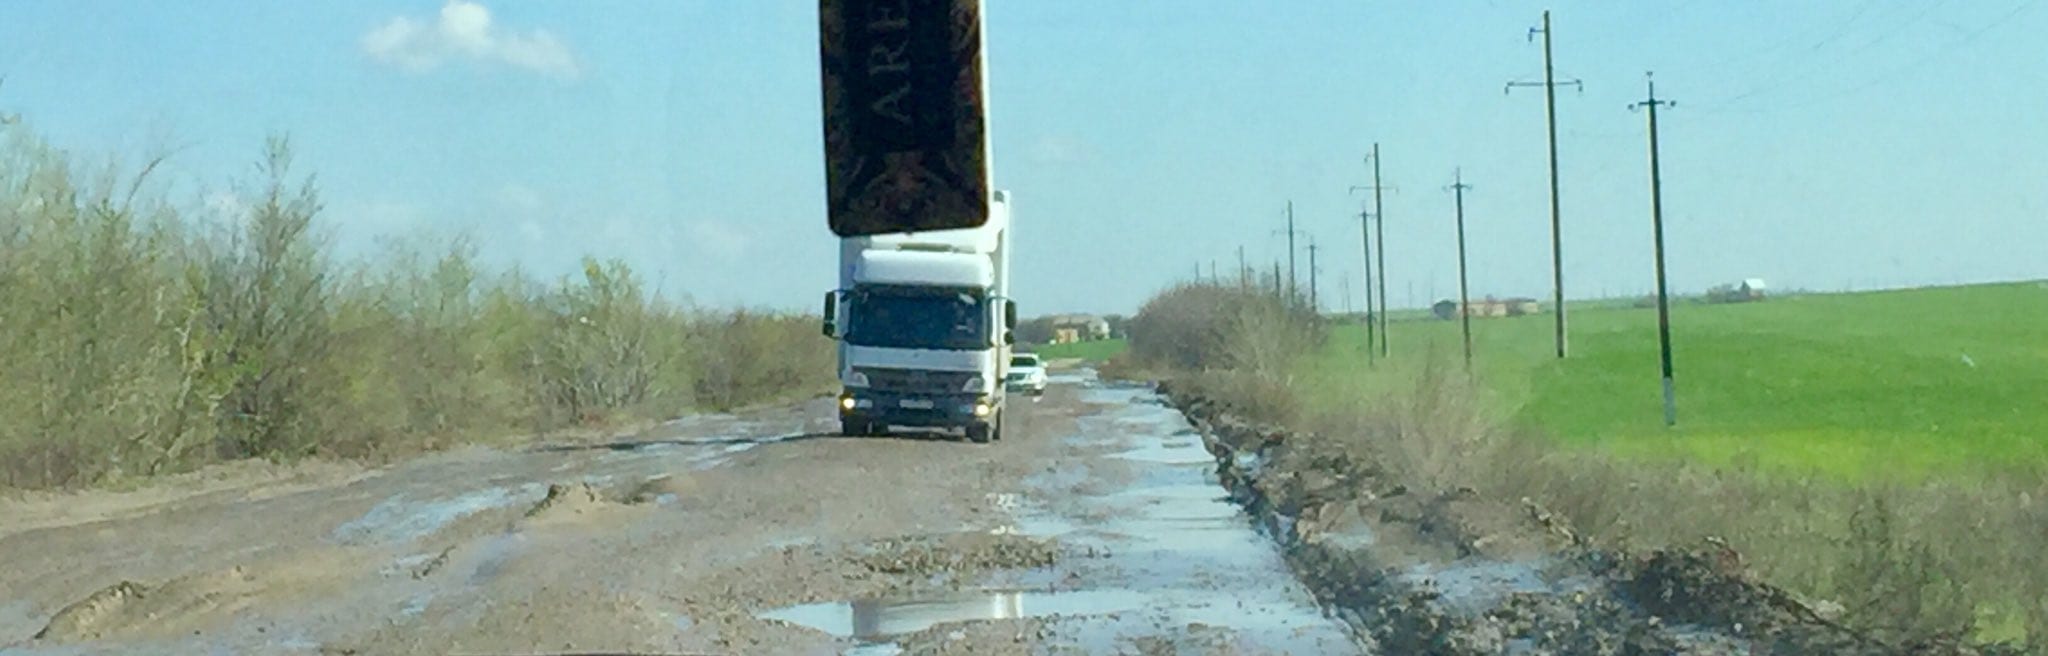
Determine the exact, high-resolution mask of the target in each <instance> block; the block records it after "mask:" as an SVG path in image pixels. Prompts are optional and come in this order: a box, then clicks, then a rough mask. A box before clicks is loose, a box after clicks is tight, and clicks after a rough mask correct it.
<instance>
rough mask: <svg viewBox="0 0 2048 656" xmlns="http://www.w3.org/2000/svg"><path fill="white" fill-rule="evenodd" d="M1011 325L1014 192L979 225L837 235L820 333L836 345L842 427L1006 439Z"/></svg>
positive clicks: (854, 431)
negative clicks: (835, 279)
mask: <svg viewBox="0 0 2048 656" xmlns="http://www.w3.org/2000/svg"><path fill="white" fill-rule="evenodd" d="M1016 326H1017V305H1016V303H1014V302H1013V301H1011V300H1010V202H1009V194H1008V192H1004V191H996V192H993V193H992V194H991V198H990V203H989V217H988V221H987V222H986V223H984V224H982V226H981V227H978V228H967V229H960V230H933V231H927V232H915V233H902V234H891V235H873V236H865V237H848V238H842V239H840V244H839V288H838V289H835V290H833V291H831V292H829V293H827V294H826V295H825V326H824V331H825V334H826V335H827V336H829V337H832V338H834V339H837V340H839V382H840V386H841V388H842V390H843V391H842V392H841V393H840V395H839V426H840V431H841V432H842V433H844V434H846V435H879V434H883V433H886V432H887V431H888V429H889V428H890V427H892V426H905V427H921V428H943V429H953V428H958V429H961V431H962V432H963V433H964V434H965V436H966V437H967V439H968V440H970V441H973V442H988V441H991V440H999V439H1002V437H1003V415H1004V414H1005V413H1004V409H1005V406H1006V403H1005V400H1006V395H1005V385H1004V382H1005V381H1004V378H1005V376H1007V374H1008V373H1009V372H1008V369H1009V366H1010V348H1011V345H1012V344H1014V343H1015V342H1016V337H1015V334H1014V333H1013V331H1014V329H1015V328H1016Z"/></svg>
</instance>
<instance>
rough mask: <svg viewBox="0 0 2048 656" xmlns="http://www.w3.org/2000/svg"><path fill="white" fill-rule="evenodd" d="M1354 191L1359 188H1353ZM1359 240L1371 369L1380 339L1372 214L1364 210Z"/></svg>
mask: <svg viewBox="0 0 2048 656" xmlns="http://www.w3.org/2000/svg"><path fill="white" fill-rule="evenodd" d="M1352 189H1354V190H1356V189H1358V187H1357V186H1353V187H1352ZM1358 238H1359V251H1360V252H1362V253H1364V254H1365V365H1366V366H1368V367H1371V366H1376V365H1377V364H1378V359H1377V358H1375V357H1374V356H1373V341H1374V340H1376V339H1378V337H1377V336H1375V335H1374V326H1373V323H1374V322H1375V321H1376V320H1375V319H1374V318H1373V316H1372V313H1373V305H1372V212H1371V211H1368V210H1366V209H1364V208H1359V210H1358ZM1344 283H1345V284H1346V285H1349V284H1351V280H1350V279H1348V278H1347V279H1345V281H1344Z"/></svg>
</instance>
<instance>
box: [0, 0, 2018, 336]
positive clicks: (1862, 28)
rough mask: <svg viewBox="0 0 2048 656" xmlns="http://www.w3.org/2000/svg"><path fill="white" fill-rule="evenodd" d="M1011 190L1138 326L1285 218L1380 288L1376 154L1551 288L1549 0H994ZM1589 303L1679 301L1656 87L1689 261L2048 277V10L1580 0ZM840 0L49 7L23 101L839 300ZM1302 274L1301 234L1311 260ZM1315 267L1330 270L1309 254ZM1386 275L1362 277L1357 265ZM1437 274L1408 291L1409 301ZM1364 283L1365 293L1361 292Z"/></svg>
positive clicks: (1392, 228)
mask: <svg viewBox="0 0 2048 656" xmlns="http://www.w3.org/2000/svg"><path fill="white" fill-rule="evenodd" d="M986 2H987V5H988V6H987V10H986V11H987V14H988V35H987V39H988V43H989V48H990V52H989V66H990V78H991V86H992V89H991V97H992V100H991V107H992V109H991V113H992V116H991V128H992V131H993V135H994V146H993V148H994V153H993V156H994V166H995V169H996V171H995V176H996V179H997V184H998V186H1000V187H1002V188H1007V189H1010V190H1012V191H1013V193H1014V194H1015V196H1016V211H1017V221H1018V227H1017V232H1016V243H1017V245H1018V248H1019V250H1018V259H1017V261H1016V263H1015V274H1016V276H1017V289H1016V295H1017V297H1018V298H1019V299H1020V302H1022V303H1023V304H1025V307H1026V313H1027V314H1032V313H1035V312H1037V311H1043V312H1052V311H1128V310H1131V309H1134V308H1135V307H1136V306H1137V305H1138V304H1139V303H1140V302H1142V301H1143V299H1144V298H1145V297H1146V296H1147V295H1149V294H1150V293H1151V292H1153V291H1155V290H1156V289H1158V288H1159V287H1160V286H1162V285H1164V284H1167V283H1169V282H1171V281H1172V280H1174V279H1176V278H1184V277H1188V276H1189V275H1191V273H1192V271H1193V269H1194V267H1195V266H1196V263H1198V262H1200V263H1203V264H1204V265H1206V263H1207V262H1209V261H1210V260H1215V261H1216V262H1217V263H1218V265H1219V266H1220V267H1222V269H1223V270H1225V271H1226V272H1227V271H1229V270H1231V269H1233V268H1234V267H1235V261H1236V249H1237V247H1238V246H1240V245H1243V246H1244V247H1245V249H1246V252H1247V253H1248V255H1249V256H1250V257H1251V258H1252V259H1253V260H1254V262H1255V263H1262V264H1264V265H1265V266H1269V267H1270V263H1271V262H1272V261H1274V259H1275V258H1284V256H1285V248H1284V244H1285V242H1284V239H1283V238H1279V237H1275V236H1274V235H1273V234H1272V231H1273V230H1275V229H1277V228H1279V227H1281V226H1282V208H1283V207H1284V205H1285V204H1286V203H1287V201H1289V200H1292V201H1293V202H1294V205H1295V214H1296V221H1297V223H1298V225H1299V226H1300V227H1302V228H1303V229H1305V230H1308V231H1311V232H1312V233H1313V234H1314V235H1315V238H1316V239H1317V241H1318V243H1320V244H1321V245H1323V246H1325V247H1327V249H1328V250H1326V251H1324V262H1323V278H1324V280H1325V282H1324V285H1323V290H1322V291H1323V297H1324V298H1325V299H1326V300H1328V304H1329V305H1331V306H1338V305H1342V298H1341V292H1340V289H1341V288H1340V286H1339V284H1338V283H1337V280H1338V279H1339V277H1350V278H1355V277H1356V276H1357V274H1358V270H1359V265H1358V232H1357V218H1356V212H1357V210H1358V201H1359V198H1358V197H1355V196H1351V195H1349V194H1348V193H1347V188H1348V187H1349V186H1350V185H1353V184H1363V183H1367V182H1369V177H1368V176H1369V171H1368V169H1366V168H1365V166H1364V164H1363V162H1362V159H1361V157H1362V155H1363V154H1364V153H1365V152H1366V151H1367V150H1368V149H1369V148H1370V147H1371V144H1372V143H1373V142H1374V141H1378V142H1380V143H1381V149H1382V152H1383V155H1384V157H1385V166H1384V169H1385V176H1386V182H1387V183H1388V184H1390V185H1396V186H1398V187H1399V188H1400V191H1399V193H1397V194H1391V195H1389V196H1387V198H1386V211H1387V223H1386V231H1387V238H1388V244H1389V246H1390V247H1391V248H1389V255H1390V257H1389V263H1388V267H1387V268H1388V273H1389V275H1390V278H1391V284H1389V289H1390V291H1391V293H1392V296H1393V300H1394V303H1395V304H1396V305H1404V304H1407V303H1409V302H1410V301H1411V299H1412V300H1413V302H1415V303H1417V304H1426V303H1427V302H1428V300H1429V299H1430V298H1431V297H1432V295H1433V296H1435V297H1442V296H1445V295H1450V294H1455V293H1456V263H1455V259H1454V258H1455V241H1454V237H1455V236H1454V234H1453V232H1452V223H1451V219H1452V205H1451V199H1450V197H1449V196H1448V195H1447V194H1445V193H1444V192H1443V191H1442V187H1443V186H1444V185H1446V184H1448V183H1449V182H1450V179H1451V175H1452V171H1453V170H1454V168H1457V167H1462V168H1463V170H1464V172H1465V177H1466V180H1467V182H1469V183H1471V184H1472V185H1473V186H1474V189H1473V190H1472V191H1471V192H1470V194H1469V195H1468V197H1467V199H1466V210H1467V222H1468V226H1469V229H1470V237H1471V261H1472V272H1471V277H1472V286H1473V290H1474V293H1475V294H1489V293H1491V294H1500V295H1528V296H1547V295H1548V294H1549V289H1550V285H1549V255H1548V252H1549V248H1548V247H1549V242H1548V240H1549V217H1548V206H1547V182H1546V173H1545V169H1544V141H1543V127H1544V126H1543V104H1542V96H1541V94H1540V92H1539V90H1536V89H1518V90H1516V91H1515V93H1513V94H1512V95H1509V94H1504V93H1503V92H1502V85H1503V83H1505V82H1508V81H1510V80H1537V79H1540V75H1541V72H1542V53H1541V49H1540V47H1539V46H1538V45H1535V44H1531V43H1529V42H1528V41H1527V39H1526V33H1527V30H1528V28H1530V27H1532V26H1534V25H1536V24H1537V21H1538V20H1539V16H1540V13H1541V11H1542V10H1543V9H1544V8H1546V6H1545V5H1543V4H1539V3H1532V2H1514V1H1509V0H1498V1H1493V2H1454V3H1453V2H1445V3H1438V2H1412V3H1366V2H1348V1H1328V2H1306V1H1304V2H1289V3H1253V2H1231V1H1224V0H1215V1H1203V2H1186V1H1174V2H1169V1H1167V0H1132V1H1129V2H1111V3H1105V2H1099V1H1093V0H1088V1H1083V0H986ZM1548 8H1550V9H1552V10H1553V20H1554V21H1555V23H1556V25H1555V29H1556V31H1557V37H1558V40H1557V43H1556V56H1557V68H1558V74H1559V76H1560V77H1572V78H1578V79H1581V80H1583V81H1584V82H1585V88H1584V90H1583V92H1574V91H1569V90H1567V91H1563V92H1561V94H1560V96H1559V98H1558V111H1559V115H1560V119H1559V120H1560V127H1559V131H1560V138H1561V155H1560V156H1561V159H1562V165H1563V182H1562V186H1563V194H1564V195H1563V198H1564V200H1563V203H1564V211H1565V232H1566V244H1565V248H1566V276H1567V288H1568V291H1569V292H1570V293H1571V294H1572V295H1573V296H1598V295H1604V294H1620V293H1634V292H1642V291H1646V290H1648V289H1649V287H1650V283H1651V277H1650V275H1651V265H1650V258H1649V254H1648V251H1649V248H1648V247H1649V243H1650V226H1649V218H1648V208H1649V198H1648V185H1647V179H1648V172H1647V161H1646V160H1647V156H1646V146H1645V141H1644V126H1643V118H1644V117H1643V116H1642V115H1641V114H1638V113H1631V112H1629V111H1628V110H1627V105H1628V104H1629V103H1630V102H1633V101H1636V100H1640V99H1641V98H1642V96H1643V91H1644V90H1643V73H1644V71H1646V70H1655V71H1656V76H1657V80H1658V91H1659V94H1660V95H1661V96H1665V97H1668V98H1671V99H1675V100H1677V101H1678V105H1677V107H1676V108H1674V109H1672V110H1670V111H1668V112H1666V113H1664V114H1662V115H1660V119H1662V123H1663V125H1662V128H1663V135H1662V137H1663V144H1662V145H1663V149H1664V171H1665V177H1666V179H1665V208H1666V219H1667V223H1668V226H1667V231H1668V238H1669V243H1670V255H1669V263H1670V267H1671V275H1672V282H1673V285H1674V286H1675V287H1676V288H1678V289H1689V290H1697V289H1702V288H1705V287H1707V286H1710V285H1713V284H1717V283H1721V282H1727V281H1732V280H1735V279H1739V278H1744V277H1761V278H1764V279H1766V280H1768V281H1770V282H1771V283H1772V284H1774V285H1776V286H1780V287H1802V288H1815V289H1841V288H1870V287H1887V286H1904V285H1915V284H1932V283H1953V282H1969V281H1985V280H2006V279H2019V278H2040V277H2048V257H2044V254H2048V184H2044V183H2043V182H2042V181H2043V180H2044V179H2048V164H2044V161H2048V160H2044V156H2043V154H2042V153H2044V152H2048V118H2044V116H2048V91H2044V90H2043V88H2044V85H2048V56H2044V55H2048V50H2044V49H2043V48H2042V46H2041V45H2040V43H2039V41H2038V39H2039V35H2040V34H2043V33H2048V7H2040V6H2038V3H2036V2H2033V1H2031V0H1970V1H1966V2H1923V3H1903V2H1881V1H1874V0H1857V1H1843V2H1801V3H1779V2H1719V1H1712V0H1689V1H1688V0H1678V1H1669V2H1650V1H1644V2H1627V3H1617V2H1559V3H1556V4H1554V5H1549V6H1548ZM815 11H816V4H815V3H813V2H805V1H798V0H775V1H768V0H759V1H754V0H749V1H745V2H741V1H737V0H733V1H718V2H714V1H706V0H676V1H658V2H655V1H650V2H609V3H561V2H539V1H533V0H520V1H513V0H483V1H482V2H481V4H472V3H469V2H457V3H445V2H444V0H419V1H397V0H352V1H348V2H338V1H326V2H291V3H282V2H253V1H240V2H226V1H212V0H189V1H185V2H178V3H140V2H128V1H115V0H62V1H60V0H14V1H13V2H10V3H9V10H8V12H7V14H8V15H7V18H6V19H5V20H4V21H0V75H5V76H6V78H5V83H4V85H0V111H5V112H10V113H18V114H21V115H22V116H23V117H24V119H25V121H26V122H27V123H28V124H30V125H32V126H33V127H34V128H35V129H36V130H38V131H40V132H42V133H43V134H45V135H46V136H48V137H49V138H50V139H51V140H52V141H54V142H55V143H57V144H58V145H60V146H62V147H65V148H67V149H69V150H71V151H72V152H74V153H76V154H78V155H80V156H83V157H87V158H104V157H111V156H117V155H118V156H130V157H132V156H134V155H136V154H138V153H141V152H143V151H146V150H147V149H149V148H151V147H154V146H158V145H163V144H170V145H176V146H181V147H182V149H181V150H179V151H178V154H177V155H176V157H175V158H174V159H173V160H172V162H171V167H170V168H169V169H168V174H169V179H170V180H172V181H174V182H175V183H176V185H177V187H176V189H177V191H176V193H179V194H182V195H188V196H191V197H193V198H202V197H205V196H207V195H210V194H219V193H222V191H223V190H224V186H225V185H224V183H225V181H227V180H229V179H232V178H234V177H235V176H246V175H247V174H248V173H249V172H250V171H251V163H252V162H253V161H254V159H255V156H256V155H257V153H258V148H259V145H260V144H261V141H262V138H263V136H264V135H265V134H266V133H270V132H277V131H282V132H288V133H289V134H290V135H291V136H292V137H293V138H294V140H295V142H296V144H297V146H298V151H299V155H300V159H299V163H300V165H301V167H303V168H304V169H305V170H309V171H313V172H316V173H317V174H318V175H319V180H320V183H321V186H322V189H323V192H324V194H325V196H326V198H327V201H328V204H327V206H328V213H327V219H328V225H329V226H330V230H331V232H332V233H333V237H334V239H335V240H336V241H337V243H338V245H339V246H340V247H341V248H342V250H343V252H346V253H362V252H367V251H368V244H370V243H372V240H373V239H374V238H375V237H377V236H379V235H395V236H412V237H417V236H421V235H426V236H433V235H445V234H450V233H453V232H466V233H468V234H471V235H472V236H473V237H474V238H475V239H476V241H477V242H478V243H479V245H480V247H481V249H482V250H483V252H484V253H485V254H486V255H487V256H489V257H491V258H492V259H494V260H496V261H498V262H501V263H514V262H516V263H519V264H521V265H522V266H525V267H527V268H529V269H531V270H534V271H537V272H542V273H545V274H548V275H556V274H559V273H563V272H566V271H568V270H569V267H570V266H571V265H572V264H573V262H574V261H575V260H576V258H578V257H580V256H582V255H584V254H594V255H599V256H604V257H619V258H624V259H625V260H627V261H628V262H630V263H631V264H633V265H634V266H635V267H636V268H638V269H640V270H641V271H643V272H645V273H647V274H648V275H649V276H650V277H651V278H653V279H654V280H656V281H657V282H658V283H659V284H660V285H661V286H662V288H663V289H664V290H665V291H666V292H669V293H674V294H678V295H683V296H687V297H688V298H689V299H691V300H693V301H696V302H700V303H707V304H747V305H754V306H769V307H781V308H806V309H807V308H810V307H811V306H812V305H814V304H815V303H816V302H817V298H818V297H819V295H820V293H821V292H822V291H824V290H825V288H827V287H829V286H830V285H831V284H832V282H833V280H834V274H833V260H832V258H834V257H836V250H835V249H834V246H833V238H832V237H831V235H830V233H829V232H828V231H827V230H826V228H825V225H824V224H825V221H824V217H823V214H822V212H823V206H824V200H823V172H822V168H823V167H822V164H821V163H820V157H821V156H820V152H821V143H820V141H821V137H820V127H819V117H818V83H817V46H816V42H815V38H816V29H817V28H816V22H815V21H816V19H815ZM1303 262H1304V266H1305V262H1306V257H1305V256H1303ZM1304 277H1305V274H1304ZM1352 287H1353V288H1354V289H1353V293H1354V296H1357V295H1359V292H1357V290H1356V288H1357V287H1358V285H1357V284H1356V282H1355V281H1354V283H1353V284H1352ZM1411 290H1412V291H1411ZM1353 302H1354V303H1358V302H1359V301H1358V300H1356V299H1354V301H1353Z"/></svg>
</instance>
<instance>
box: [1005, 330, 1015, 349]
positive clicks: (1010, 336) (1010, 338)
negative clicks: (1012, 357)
mask: <svg viewBox="0 0 2048 656" xmlns="http://www.w3.org/2000/svg"><path fill="white" fill-rule="evenodd" d="M1016 344H1017V333H1013V332H1010V331H1007V330H1005V331H1003V346H1015V345H1016Z"/></svg>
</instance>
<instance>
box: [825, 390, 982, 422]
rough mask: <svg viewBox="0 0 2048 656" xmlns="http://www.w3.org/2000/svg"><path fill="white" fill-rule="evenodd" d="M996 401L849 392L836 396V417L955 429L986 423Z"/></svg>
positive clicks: (962, 396) (978, 397) (972, 396)
mask: <svg viewBox="0 0 2048 656" xmlns="http://www.w3.org/2000/svg"><path fill="white" fill-rule="evenodd" d="M995 412H996V407H995V401H994V400H992V399H990V398H988V397H986V396H983V395H980V394H911V393H903V392H880V391H874V390H867V389H849V390H846V391H844V392H841V393H840V394H839V416H840V417H842V418H844V419H847V420H851V421H854V422H865V423H873V424H877V425H884V426H913V427H954V426H967V425H970V424H977V423H983V422H987V421H989V420H990V419H992V418H993V417H994V416H995Z"/></svg>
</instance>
